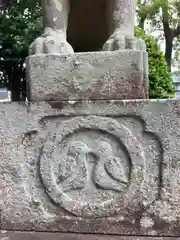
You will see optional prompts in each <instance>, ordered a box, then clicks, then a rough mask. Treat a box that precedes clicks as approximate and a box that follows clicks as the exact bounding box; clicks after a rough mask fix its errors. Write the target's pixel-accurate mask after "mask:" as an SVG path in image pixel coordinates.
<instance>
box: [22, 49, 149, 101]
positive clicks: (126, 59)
mask: <svg viewBox="0 0 180 240" xmlns="http://www.w3.org/2000/svg"><path fill="white" fill-rule="evenodd" d="M147 58H148V57H147V53H146V52H142V51H132V50H124V51H115V52H90V53H76V54H74V55H52V54H49V55H34V56H30V57H28V58H27V61H26V63H27V81H28V89H29V96H28V98H29V100H31V101H36V100H88V99H144V98H147V97H148V73H147V72H148V70H147V66H148V63H147V61H148V60H147Z"/></svg>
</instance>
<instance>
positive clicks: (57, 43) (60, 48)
mask: <svg viewBox="0 0 180 240" xmlns="http://www.w3.org/2000/svg"><path fill="white" fill-rule="evenodd" d="M47 53H62V54H73V53H74V50H73V48H72V47H71V45H70V44H69V43H68V42H67V41H66V39H65V38H64V36H62V34H60V33H58V32H56V31H53V30H51V32H47V33H44V34H43V35H41V36H40V37H38V38H36V39H35V40H34V42H33V43H32V44H31V45H30V47H29V55H34V54H47Z"/></svg>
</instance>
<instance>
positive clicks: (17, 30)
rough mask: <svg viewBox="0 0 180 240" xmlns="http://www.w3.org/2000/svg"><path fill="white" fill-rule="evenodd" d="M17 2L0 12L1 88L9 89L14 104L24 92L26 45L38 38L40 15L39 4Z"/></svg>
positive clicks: (25, 0)
mask: <svg viewBox="0 0 180 240" xmlns="http://www.w3.org/2000/svg"><path fill="white" fill-rule="evenodd" d="M16 1H17V2H16V3H14V4H13V5H11V7H8V8H6V9H3V10H2V9H1V24H0V57H1V58H0V72H1V76H0V87H2V86H5V87H8V88H9V89H10V90H11V91H12V98H13V100H20V98H21V99H22V96H21V95H24V94H25V90H26V89H25V88H26V87H25V86H26V85H25V69H24V61H25V58H26V56H27V55H28V46H29V44H30V43H31V42H32V41H33V40H34V39H35V37H37V35H38V34H40V31H41V28H42V19H41V18H42V17H41V16H42V13H41V8H40V4H39V2H38V1H32V0H16Z"/></svg>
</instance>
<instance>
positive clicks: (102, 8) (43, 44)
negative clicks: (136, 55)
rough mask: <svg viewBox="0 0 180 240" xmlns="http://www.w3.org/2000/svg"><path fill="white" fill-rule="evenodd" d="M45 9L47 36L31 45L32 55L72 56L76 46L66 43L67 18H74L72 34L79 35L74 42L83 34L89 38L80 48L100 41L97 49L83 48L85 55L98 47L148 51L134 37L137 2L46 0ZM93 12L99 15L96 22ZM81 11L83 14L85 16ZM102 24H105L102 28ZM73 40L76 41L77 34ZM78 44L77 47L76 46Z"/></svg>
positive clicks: (109, 49) (45, 34)
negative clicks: (53, 54) (88, 43)
mask: <svg viewBox="0 0 180 240" xmlns="http://www.w3.org/2000/svg"><path fill="white" fill-rule="evenodd" d="M42 6H43V19H44V33H43V34H42V35H41V36H40V37H38V38H37V39H36V40H35V41H34V42H33V43H32V44H31V46H30V49H29V54H30V55H33V54H38V53H65V54H68V53H70V54H71V53H73V52H74V50H73V46H71V45H70V44H69V43H68V42H67V30H68V27H69V26H68V16H70V18H72V20H71V22H73V26H72V32H74V31H75V32H76V35H78V37H77V40H74V41H75V42H78V41H79V36H81V35H83V34H84V35H88V37H87V38H86V39H82V43H80V44H79V45H83V44H84V42H88V41H89V42H90V44H91V42H92V43H93V42H98V41H99V39H100V41H101V42H99V43H98V44H96V43H95V44H94V47H93V46H92V47H91V46H87V47H86V49H82V51H84V52H85V51H90V50H99V48H102V49H103V50H105V51H112V50H118V49H142V50H145V48H146V47H145V43H144V41H143V40H141V39H136V38H135V37H134V18H135V10H136V0H111V1H109V0H98V1H96V2H95V1H92V0H73V1H70V0H43V1H42ZM92 11H93V12H96V15H97V16H98V18H97V21H96V18H95V14H92ZM82 12H84V14H83V15H82V14H81V13H82ZM71 13H72V15H73V16H72V17H71ZM98 13H99V14H98ZM92 16H93V17H92ZM99 16H100V17H99ZM101 16H102V18H101ZM103 16H105V18H106V19H103ZM81 18H82V19H81ZM87 18H89V19H87ZM93 18H95V20H93ZM93 21H96V22H93ZM100 21H101V22H102V24H101V25H100V23H99V22H100ZM77 22H78V23H77ZM86 22H87V26H86V24H85V23H86ZM106 22H107V24H106ZM89 23H91V24H89ZM95 26H97V31H96V28H94V27H95ZM81 27H82V28H83V27H84V30H82V31H81V30H80V29H81ZM74 29H75V30H74ZM91 29H93V32H92V34H91V33H89V32H90V30H91ZM103 29H104V30H103ZM83 31H84V32H83ZM70 32H71V29H70ZM99 32H100V33H99ZM106 32H107V34H106ZM96 33H97V34H96ZM70 35H71V34H70ZM93 35H95V38H96V39H92V41H91V39H90V40H88V38H91V37H92V36H93ZM102 36H103V37H102ZM72 38H74V35H73V37H72ZM75 38H76V37H75ZM70 41H71V39H70ZM71 42H73V40H72V41H71ZM104 42H105V43H104ZM103 44H104V45H103ZM75 45H78V44H77V43H75ZM74 48H76V46H74Z"/></svg>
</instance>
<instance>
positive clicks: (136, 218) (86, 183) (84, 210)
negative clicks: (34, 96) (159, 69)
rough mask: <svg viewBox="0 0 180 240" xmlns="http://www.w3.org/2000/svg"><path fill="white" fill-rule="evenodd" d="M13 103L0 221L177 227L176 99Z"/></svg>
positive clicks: (75, 228)
mask: <svg viewBox="0 0 180 240" xmlns="http://www.w3.org/2000/svg"><path fill="white" fill-rule="evenodd" d="M11 104H12V103H11ZM11 104H3V105H0V114H1V118H0V123H1V125H0V126H1V136H0V142H2V147H1V158H0V171H1V174H0V181H1V188H2V191H1V195H2V193H4V195H3V196H4V197H3V198H1V206H2V207H1V229H6V230H8V229H9V230H16V231H20V230H21V231H22V230H25V231H50V232H71V233H81V234H82V233H86V234H87V233H93V234H112V235H113V234H119V235H144V236H148V235H149V236H179V235H180V228H179V227H180V225H179V219H180V188H179V186H180V180H179V174H180V166H179V165H180V161H179V149H180V119H179V116H180V101H175V100H171V101H170V100H167V101H152V100H151V101H145V100H144V101H142V100H141V101H70V102H63V101H61V102H57V101H56V102H52V101H51V102H39V103H30V104H29V106H28V108H27V107H26V106H24V105H21V104H18V103H13V104H12V105H11ZM9 141H10V143H9ZM3 142H5V144H6V146H5V147H4V145H3V144H4V143H3Z"/></svg>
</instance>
